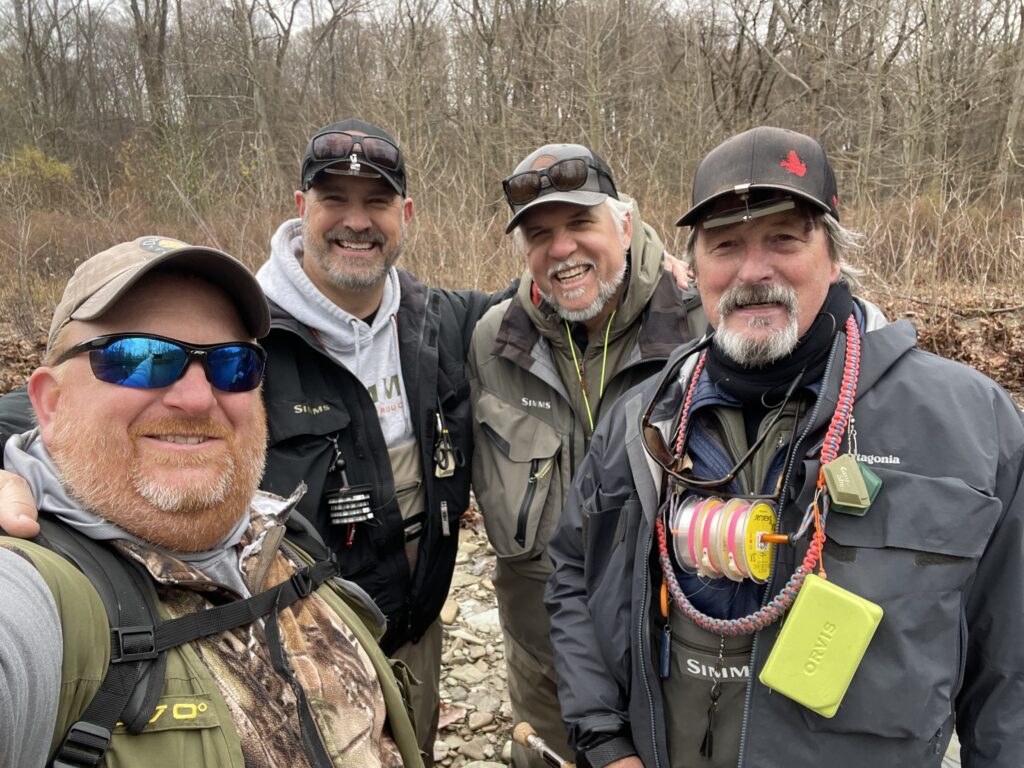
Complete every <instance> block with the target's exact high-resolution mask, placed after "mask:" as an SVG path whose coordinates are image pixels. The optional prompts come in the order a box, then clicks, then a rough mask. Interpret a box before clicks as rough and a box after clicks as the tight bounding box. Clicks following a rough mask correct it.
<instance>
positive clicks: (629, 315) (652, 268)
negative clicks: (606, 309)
mask: <svg viewBox="0 0 1024 768" xmlns="http://www.w3.org/2000/svg"><path fill="white" fill-rule="evenodd" d="M620 199H621V200H622V201H623V202H626V203H629V205H630V212H631V218H632V221H633V237H632V238H631V240H630V243H629V251H628V253H627V254H626V263H627V272H626V289H625V291H624V293H623V294H622V297H621V299H620V301H619V307H618V310H617V311H616V313H615V319H614V320H613V321H612V328H611V331H610V333H609V339H610V340H613V339H615V338H616V337H617V336H619V335H621V334H622V333H624V332H625V331H626V330H627V329H628V328H629V327H630V326H631V325H632V324H633V321H635V320H636V318H637V317H638V316H639V315H640V313H641V312H643V310H644V307H646V306H647V303H648V302H649V301H650V299H651V295H652V294H653V293H654V289H655V288H656V287H657V285H658V280H659V278H660V277H661V274H662V271H663V267H662V260H663V259H664V255H665V246H664V245H663V244H662V242H661V238H659V237H658V234H657V233H656V232H655V231H654V230H653V229H652V228H651V227H650V226H649V225H648V224H646V223H645V222H644V221H643V220H642V219H641V218H640V208H639V207H638V206H637V203H636V201H635V200H633V199H632V198H630V197H627V196H626V195H621V196H620ZM533 285H534V283H533V275H532V274H531V273H530V271H529V270H526V272H524V274H523V279H522V280H521V281H520V283H519V290H518V291H517V293H516V296H517V297H518V299H519V302H520V303H521V304H522V306H523V308H524V309H525V310H526V313H527V315H528V316H529V318H530V320H531V322H532V323H533V324H534V325H535V326H536V328H537V330H538V331H539V332H540V334H541V335H542V336H545V337H546V338H548V339H549V340H550V341H551V343H552V344H554V345H555V346H559V347H562V346H565V345H566V343H567V342H566V338H565V325H564V324H563V322H562V319H561V318H560V317H559V316H558V313H557V312H556V311H555V309H554V307H552V306H551V305H550V304H548V303H547V302H546V301H544V300H543V299H541V300H540V303H539V304H534V302H533Z"/></svg>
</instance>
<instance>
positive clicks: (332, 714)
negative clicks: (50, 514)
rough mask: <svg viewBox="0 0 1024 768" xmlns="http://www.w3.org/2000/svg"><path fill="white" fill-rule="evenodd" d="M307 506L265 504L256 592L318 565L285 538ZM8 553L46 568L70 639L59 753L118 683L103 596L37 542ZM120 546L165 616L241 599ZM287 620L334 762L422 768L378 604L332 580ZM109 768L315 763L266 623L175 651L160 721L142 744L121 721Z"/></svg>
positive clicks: (285, 633) (254, 543)
mask: <svg viewBox="0 0 1024 768" xmlns="http://www.w3.org/2000/svg"><path fill="white" fill-rule="evenodd" d="M294 501H295V499H291V500H289V502H290V503H284V500H282V499H280V498H278V497H272V496H271V495H269V494H263V493H260V494H257V496H256V498H254V500H253V505H252V507H251V509H250V525H249V528H248V529H247V531H246V532H245V534H244V535H243V537H242V540H241V541H240V542H239V543H238V545H237V550H238V552H239V566H240V569H241V573H242V577H243V580H244V582H245V584H246V587H247V588H248V589H249V591H250V592H251V593H252V594H257V593H259V592H262V591H264V590H266V589H268V588H269V587H272V586H274V585H276V584H279V583H280V582H282V581H284V580H285V579H287V578H289V577H290V576H291V575H292V574H293V573H294V572H295V571H296V570H298V569H299V568H300V567H302V566H303V565H305V564H306V561H307V557H306V556H305V554H304V553H302V552H301V551H300V550H298V549H297V548H295V547H294V546H293V545H291V544H290V543H287V542H284V541H283V539H284V533H285V526H284V521H285V519H286V518H287V516H288V514H290V512H291V510H292V508H293V506H294ZM0 546H6V547H8V548H10V549H13V550H15V551H17V552H19V553H21V554H22V555H24V556H25V557H27V558H28V559H29V560H31V561H32V563H33V564H34V565H35V566H36V568H37V569H38V570H39V572H40V574H41V575H42V576H43V578H44V580H45V581H46V583H47V586H49V587H50V590H51V592H52V593H53V595H54V599H55V602H56V604H57V608H58V613H59V614H60V616H61V622H62V626H63V627H64V629H65V631H64V638H63V642H64V659H63V664H62V683H61V695H60V705H59V709H58V715H57V722H56V724H55V726H54V741H53V744H52V745H51V750H52V749H54V748H56V745H57V743H58V742H59V741H60V739H61V738H63V736H64V734H65V733H66V732H67V729H68V728H69V727H70V725H71V724H72V723H74V722H76V720H77V719H78V717H79V715H80V714H81V713H82V711H84V709H85V706H86V705H87V704H88V702H89V701H90V700H91V698H92V696H93V694H94V693H95V691H96V689H97V688H98V686H99V683H100V682H101V681H102V679H103V676H104V675H105V673H106V668H107V664H108V661H109V651H110V649H109V641H108V640H107V638H108V637H109V629H108V626H107V620H106V615H105V613H104V610H103V608H102V603H101V602H100V600H99V596H98V594H97V593H96V591H95V590H94V589H92V587H91V585H90V584H89V583H88V582H87V581H86V580H85V578H84V576H83V575H82V574H81V573H80V572H79V571H77V570H76V569H75V568H74V567H73V566H72V565H71V564H70V563H69V562H68V561H66V560H64V559H63V558H61V557H59V556H57V555H55V554H53V553H52V552H49V551H48V550H45V549H43V548H41V547H39V546H37V545H35V544H33V543H31V542H24V541H17V540H13V539H0ZM115 546H116V547H117V548H118V549H119V550H120V551H121V552H122V554H123V555H125V556H126V557H128V558H131V559H133V560H135V561H137V562H138V563H140V564H141V565H142V566H143V567H144V568H145V569H146V570H147V571H148V572H149V573H150V575H151V576H152V577H153V580H154V582H155V585H156V589H157V594H158V597H159V599H160V611H161V614H162V615H163V616H164V617H165V618H175V617H178V616H182V615H185V614H188V613H194V612H197V611H202V610H205V609H206V608H208V607H210V606H211V605H214V604H219V603H223V602H225V601H229V600H235V599H238V598H239V597H240V596H239V595H237V594H236V593H235V592H234V591H232V590H231V589H229V588H228V587H226V586H224V585H221V584H217V583H215V582H214V581H212V580H211V579H210V578H209V577H207V576H205V575H204V574H202V573H200V572H199V571H197V570H195V569H194V568H193V567H191V566H190V565H189V564H187V563H185V562H182V561H181V560H178V559H177V558H175V557H173V556H171V555H168V554H166V553H163V552H157V551H155V550H152V549H148V548H144V547H142V546H139V545H136V544H134V543H131V542H127V541H118V542H116V544H115ZM364 599H365V598H364ZM278 621H279V627H280V633H281V640H282V644H283V646H284V649H285V652H286V654H287V657H288V660H289V662H290V666H291V668H292V671H293V674H294V676H295V678H296V679H297V680H298V681H299V683H300V684H301V685H302V687H303V690H304V691H305V694H306V697H307V699H308V700H309V702H310V706H311V708H312V711H313V714H314V717H315V719H316V721H317V726H318V728H319V731H320V735H321V737H322V740H323V743H324V745H325V747H326V749H327V753H328V754H329V755H330V757H331V759H332V761H333V762H334V764H335V765H337V766H343V765H344V766H352V765H358V766H380V767H381V768H398V767H399V766H403V765H417V766H418V765H422V762H421V759H420V756H419V753H418V751H417V749H416V746H415V744H416V741H415V736H414V734H413V729H412V725H411V722H410V720H409V718H408V714H407V712H406V708H405V707H404V706H403V702H402V698H401V694H400V693H399V687H398V685H397V684H396V681H395V678H394V676H393V674H392V671H391V668H390V666H389V662H388V661H387V659H386V658H385V657H384V655H383V653H382V652H381V651H380V649H379V647H378V646H377V645H376V639H377V637H378V636H379V635H380V633H381V631H382V629H383V627H382V624H383V622H382V616H381V614H380V612H379V611H378V610H377V609H376V607H375V606H373V604H372V603H371V602H369V601H368V600H365V602H361V601H360V597H359V596H358V594H357V592H356V591H353V590H350V589H348V588H347V587H346V585H345V584H338V583H336V582H327V583H325V584H323V585H322V586H321V587H320V588H319V589H317V590H316V592H315V593H314V594H313V595H311V596H310V597H309V598H307V599H304V600H300V601H298V602H296V603H294V604H293V605H291V606H289V607H287V608H283V609H282V610H281V611H280V612H279V614H278ZM374 624H376V626H373V625H374ZM68 627H74V631H73V632H68V631H67V629H68ZM104 765H106V766H110V767H113V766H135V765H147V766H153V767H154V768H161V767H162V766H189V767H190V768H192V767H193V766H217V768H221V767H222V766H223V767H224V768H228V767H230V768H235V767H236V766H237V768H242V767H243V766H245V767H246V768H253V767H255V766H260V767H263V766H265V767H266V768H274V767H276V766H289V768H305V766H308V765H309V763H308V760H307V757H306V753H305V751H304V749H303V745H302V737H301V733H300V727H299V717H298V711H297V705H296V699H295V695H294V693H293V691H292V689H291V686H290V685H289V684H288V682H287V681H286V680H285V679H283V678H282V677H281V676H280V675H278V674H277V673H276V672H275V670H274V668H273V665H272V662H271V659H270V656H269V653H268V649H267V643H266V637H265V634H264V625H263V622H262V621H260V622H257V623H255V624H250V625H248V626H243V627H240V628H238V629H234V630H230V631H226V632H221V633H220V634H217V635H213V636H212V637H209V638H206V639H202V640H197V641H193V642H191V643H189V644H187V645H184V646H178V647H177V648H172V649H171V650H170V651H168V652H167V672H166V676H165V681H164V688H163V691H162V694H161V697H160V700H159V703H158V705H157V706H156V708H155V710H154V712H153V716H152V718H151V720H150V721H149V724H148V725H147V726H146V727H145V728H144V729H143V731H142V733H141V734H139V735H130V734H128V733H127V731H126V729H125V728H124V726H123V725H120V724H119V725H118V727H117V728H116V729H115V731H114V737H113V740H112V742H111V746H110V749H109V751H108V752H107V755H106V760H105V763H104Z"/></svg>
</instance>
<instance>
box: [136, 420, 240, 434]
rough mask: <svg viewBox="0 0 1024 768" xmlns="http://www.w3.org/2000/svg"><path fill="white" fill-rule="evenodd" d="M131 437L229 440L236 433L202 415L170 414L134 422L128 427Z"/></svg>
mask: <svg viewBox="0 0 1024 768" xmlns="http://www.w3.org/2000/svg"><path fill="white" fill-rule="evenodd" d="M128 434H129V435H130V436H131V437H148V436H150V435H182V436H183V437H212V438H219V439H222V440H228V439H230V438H231V437H233V436H234V433H233V432H232V431H231V430H230V429H228V427H226V426H225V425H224V424H221V423H220V422H217V421H214V420H213V419H211V418H209V417H207V416H202V417H197V418H194V419H190V418H184V417H173V416H168V417H166V418H162V419H153V420H151V421H146V422H143V423H140V424H133V425H132V426H131V427H129V429H128Z"/></svg>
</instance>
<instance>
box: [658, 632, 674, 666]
mask: <svg viewBox="0 0 1024 768" xmlns="http://www.w3.org/2000/svg"><path fill="white" fill-rule="evenodd" d="M660 650H661V652H660V653H659V654H658V677H660V678H661V679H662V680H668V678H669V677H670V676H671V674H672V666H671V662H672V625H671V624H669V623H668V622H667V621H666V622H665V626H664V627H663V628H662V630H661V649H660Z"/></svg>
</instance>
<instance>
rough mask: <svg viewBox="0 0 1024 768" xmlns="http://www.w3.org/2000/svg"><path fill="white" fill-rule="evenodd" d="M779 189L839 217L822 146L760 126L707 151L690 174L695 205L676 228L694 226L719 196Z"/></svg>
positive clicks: (833, 180)
mask: <svg viewBox="0 0 1024 768" xmlns="http://www.w3.org/2000/svg"><path fill="white" fill-rule="evenodd" d="M759 189H762V190H778V191H780V192H785V193H787V194H790V195H792V196H794V197H796V198H799V199H801V200H806V201H807V202H809V203H811V204H813V205H815V206H817V207H818V208H820V209H822V210H823V211H825V212H826V213H831V214H832V215H833V216H835V217H836V219H838V218H839V207H838V206H839V198H838V193H837V191H836V176H835V173H833V171H832V166H831V165H829V162H828V157H827V156H826V155H825V150H824V149H823V148H822V146H821V144H819V143H818V142H817V141H815V140H814V139H812V138H811V137H810V136H805V135H804V134H802V133H797V132H796V131H788V130H786V129H784V128H771V127H768V126H762V127H759V128H753V129H751V130H749V131H745V132H744V133H741V134H738V135H737V136H733V137H732V138H731V139H727V140H726V141H724V142H723V143H721V144H719V145H718V146H717V147H715V148H714V149H713V150H711V151H710V152H709V153H708V154H707V155H706V156H705V157H704V159H703V160H701V161H700V165H699V166H697V172H696V173H695V174H694V176H693V207H692V208H690V210H688V211H687V212H686V213H685V214H684V215H683V217H682V218H681V219H679V221H677V222H676V226H677V227H692V226H694V225H695V224H696V223H697V222H698V221H699V220H700V217H701V215H702V214H703V213H705V212H706V211H707V210H709V209H710V208H711V206H712V204H713V203H714V202H715V201H716V200H717V199H718V198H720V197H723V196H725V195H730V194H744V193H747V192H751V191H755V190H759Z"/></svg>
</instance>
